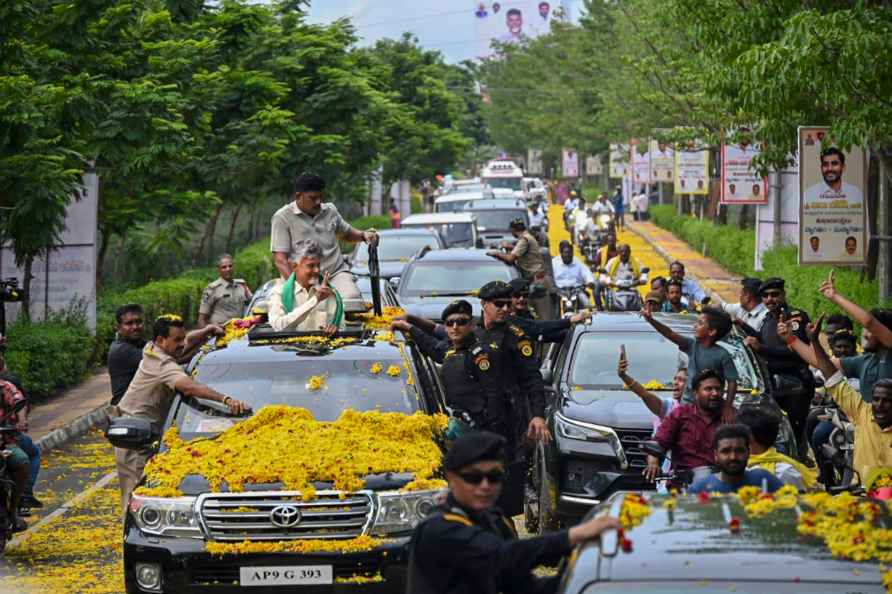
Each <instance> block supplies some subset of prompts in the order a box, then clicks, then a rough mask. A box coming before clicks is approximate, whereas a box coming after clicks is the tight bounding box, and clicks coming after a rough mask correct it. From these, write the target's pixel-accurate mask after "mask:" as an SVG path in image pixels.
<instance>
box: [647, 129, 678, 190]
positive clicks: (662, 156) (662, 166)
mask: <svg viewBox="0 0 892 594" xmlns="http://www.w3.org/2000/svg"><path fill="white" fill-rule="evenodd" d="M649 149H650V181H651V182H653V183H657V182H667V183H668V182H671V181H672V180H673V178H674V177H675V150H674V149H673V148H672V147H671V146H669V145H668V144H666V143H665V142H659V141H656V140H651V141H650V144H649Z"/></svg>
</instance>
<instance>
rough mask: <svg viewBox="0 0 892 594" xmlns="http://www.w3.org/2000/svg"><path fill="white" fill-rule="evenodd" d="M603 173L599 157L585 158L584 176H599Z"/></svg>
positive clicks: (590, 156)
mask: <svg viewBox="0 0 892 594" xmlns="http://www.w3.org/2000/svg"><path fill="white" fill-rule="evenodd" d="M603 173H604V166H603V165H602V164H601V155H589V156H588V157H586V158H585V174H586V175H601V174H603Z"/></svg>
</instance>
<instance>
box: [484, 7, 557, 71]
mask: <svg viewBox="0 0 892 594" xmlns="http://www.w3.org/2000/svg"><path fill="white" fill-rule="evenodd" d="M563 4H564V3H563V2H562V0H554V1H537V0H485V1H481V0H471V1H470V2H469V3H468V15H469V17H470V18H472V19H473V23H474V40H475V45H476V55H477V57H478V58H487V57H490V56H492V55H493V54H494V53H495V50H494V48H493V42H497V43H503V44H510V43H523V42H524V41H527V40H530V39H533V38H536V37H538V36H540V35H544V34H546V33H548V32H549V31H551V23H552V22H553V21H554V20H555V19H558V18H560V15H561V14H564V13H563V12H562V11H563V9H564V6H563Z"/></svg>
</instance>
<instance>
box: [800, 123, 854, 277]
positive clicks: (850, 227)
mask: <svg viewBox="0 0 892 594" xmlns="http://www.w3.org/2000/svg"><path fill="white" fill-rule="evenodd" d="M866 190H867V155H866V153H865V151H864V150H863V149H862V148H860V147H852V148H851V150H848V151H843V150H842V149H841V148H839V147H838V146H836V145H835V144H834V143H833V141H832V139H831V138H830V137H828V136H827V128H826V127H820V126H808V127H800V128H799V263H800V264H804V265H805V264H841V265H848V266H853V265H855V266H857V265H864V264H865V263H866V260H867V239H868V238H867V204H866V203H865V201H864V195H865V193H866Z"/></svg>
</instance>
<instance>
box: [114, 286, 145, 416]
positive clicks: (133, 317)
mask: <svg viewBox="0 0 892 594" xmlns="http://www.w3.org/2000/svg"><path fill="white" fill-rule="evenodd" d="M115 320H116V321H117V323H118V333H117V336H115V340H114V342H112V343H111V346H110V347H109V348H108V375H109V377H110V378H111V389H112V399H111V403H112V404H113V405H116V404H118V402H120V400H121V398H123V397H124V393H125V392H127V388H128V386H130V382H131V381H132V380H133V376H134V375H136V370H137V369H138V368H139V363H140V361H142V350H143V348H144V347H145V346H146V339H145V336H144V335H143V333H144V330H145V329H144V317H143V310H142V306H140V305H138V304H136V303H130V304H128V305H122V306H121V307H119V308H118V310H117V311H116V312H115Z"/></svg>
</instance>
